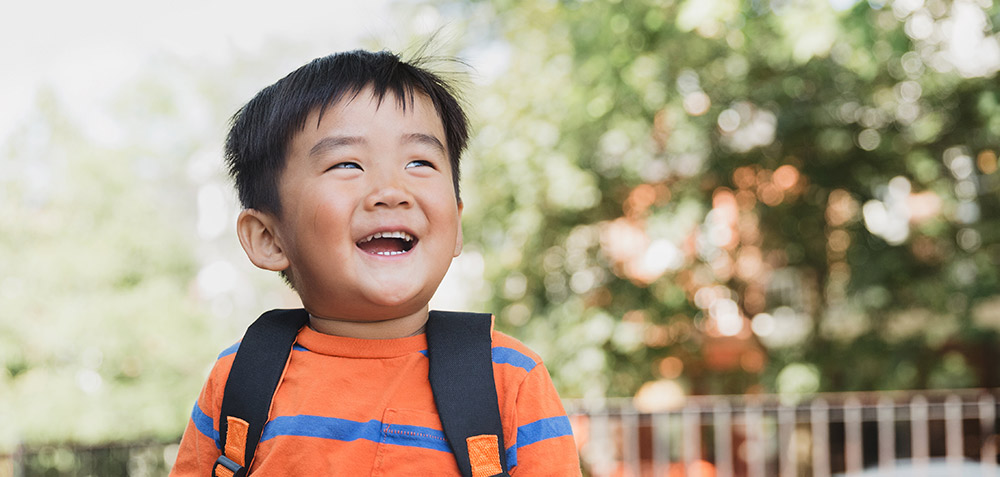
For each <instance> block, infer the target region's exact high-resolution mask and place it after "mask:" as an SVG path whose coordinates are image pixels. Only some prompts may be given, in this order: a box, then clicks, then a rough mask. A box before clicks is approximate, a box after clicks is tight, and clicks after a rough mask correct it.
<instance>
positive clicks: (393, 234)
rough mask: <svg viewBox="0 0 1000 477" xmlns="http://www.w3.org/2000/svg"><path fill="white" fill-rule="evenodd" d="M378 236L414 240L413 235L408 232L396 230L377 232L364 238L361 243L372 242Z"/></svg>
mask: <svg viewBox="0 0 1000 477" xmlns="http://www.w3.org/2000/svg"><path fill="white" fill-rule="evenodd" d="M377 238H396V239H403V240H406V241H407V242H412V241H413V236H412V235H410V234H408V233H406V232H401V231H396V232H375V233H373V234H371V235H369V236H367V237H365V238H363V239H362V240H361V242H360V243H364V242H371V241H372V240H375V239H377Z"/></svg>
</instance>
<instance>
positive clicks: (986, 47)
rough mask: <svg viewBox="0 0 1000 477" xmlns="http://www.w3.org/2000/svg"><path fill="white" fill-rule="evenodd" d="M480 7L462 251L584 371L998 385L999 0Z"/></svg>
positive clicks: (726, 380)
mask: <svg viewBox="0 0 1000 477" xmlns="http://www.w3.org/2000/svg"><path fill="white" fill-rule="evenodd" d="M465 6H466V9H467V14H468V17H469V18H470V19H471V20H470V22H472V25H473V26H471V27H470V28H469V29H470V31H473V32H477V31H478V32H484V31H485V32H488V33H487V34H486V35H487V36H484V37H482V39H481V40H479V41H481V42H482V44H481V45H479V46H478V50H473V52H472V53H470V55H474V54H477V52H482V51H488V52H491V56H490V57H491V58H493V59H494V60H493V63H495V64H491V65H490V67H491V68H496V69H497V71H499V73H498V74H497V76H496V79H495V81H493V82H492V83H491V84H489V85H487V86H484V87H483V88H482V91H476V93H475V101H473V105H472V110H473V111H474V114H475V115H476V122H477V135H476V137H475V139H474V141H473V145H472V148H471V152H470V154H469V158H468V160H467V161H466V163H465V164H466V165H465V168H466V169H465V170H466V171H467V172H466V178H467V179H466V183H465V184H466V185H465V189H464V191H465V192H464V197H465V199H466V214H465V231H466V238H467V242H469V247H467V250H471V251H472V253H478V254H481V255H482V257H483V262H484V263H485V268H486V275H487V287H486V290H485V293H484V297H486V299H487V301H488V302H489V307H490V308H492V309H494V310H497V311H498V312H499V313H498V316H499V317H500V323H501V326H502V327H504V328H506V329H508V330H510V331H512V332H513V333H514V334H515V335H517V336H519V337H522V338H523V339H525V340H526V341H528V342H529V343H530V344H531V345H532V346H534V347H535V348H536V349H538V350H539V351H540V352H541V353H542V354H543V355H544V356H546V357H547V358H549V364H550V366H551V367H552V370H553V374H554V375H555V378H556V381H557V383H558V384H559V386H560V387H561V388H562V390H563V392H564V393H565V395H566V396H603V395H618V396H620V395H632V394H633V393H635V392H636V391H637V390H638V389H639V388H640V386H641V385H642V384H643V383H646V382H649V381H653V380H657V379H679V380H681V381H682V382H683V383H685V384H686V385H687V386H688V388H689V390H690V391H691V392H693V393H742V392H761V391H767V392H791V391H796V392H801V391H817V390H824V391H834V390H836V391H847V390H871V389H888V388H926V387H965V386H1000V371H998V369H1000V368H997V367H996V366H995V363H997V362H998V360H1000V348H998V347H997V346H996V343H997V339H998V338H1000V336H998V332H1000V277H998V269H1000V267H998V266H1000V201H998V196H1000V194H998V192H1000V173H998V172H997V150H998V147H1000V141H998V139H1000V86H998V84H997V82H996V79H995V76H996V72H997V70H998V69H1000V49H998V42H997V38H998V35H997V33H996V28H995V22H996V21H997V19H998V15H1000V7H997V6H996V5H994V4H992V3H991V2H985V3H984V2H979V3H976V2H972V1H963V0H957V1H955V2H951V1H945V0H928V1H926V2H922V1H916V2H913V1H896V2H889V3H883V2H875V1H871V2H867V3H866V2H852V1H837V2H834V1H831V2H825V1H807V2H779V1H752V2H741V1H736V0H714V1H704V0H687V1H675V0H634V1H630V0H591V1H582V0H567V1H562V2H554V1H550V0H529V1H516V2H515V1H492V2H476V1H473V2H468V3H466V4H465ZM834 7H836V8H834ZM484 19H499V21H498V23H490V20H484ZM477 22H478V23H477ZM491 34H493V35H496V36H495V37H490V36H489V35H491ZM496 37H499V38H500V39H493V40H491V38H496Z"/></svg>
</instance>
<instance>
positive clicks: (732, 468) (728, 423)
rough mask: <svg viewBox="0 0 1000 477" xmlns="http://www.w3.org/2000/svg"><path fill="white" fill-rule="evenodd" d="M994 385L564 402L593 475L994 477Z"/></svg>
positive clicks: (996, 474) (995, 427) (584, 463)
mask: <svg viewBox="0 0 1000 477" xmlns="http://www.w3.org/2000/svg"><path fill="white" fill-rule="evenodd" d="M997 402H998V390H968V391H948V392H926V393H909V392H908V393H878V394H876V393H871V394H823V395H816V396H810V397H809V398H808V399H801V398H800V399H794V398H792V397H781V396H773V395H767V396H740V397H720V396H706V397H694V398H688V399H687V400H686V402H685V403H684V405H683V407H681V408H678V409H673V410H670V411H662V412H642V411H640V410H638V409H636V408H635V407H633V405H632V401H631V400H616V401H610V402H603V403H600V404H598V405H596V406H594V405H587V404H585V403H582V402H570V403H568V407H569V409H568V410H569V411H570V415H571V421H572V422H573V425H574V433H575V434H576V437H577V444H578V445H579V446H580V455H581V460H582V462H583V466H584V469H585V473H587V474H589V475H592V476H599V477H603V476H616V477H617V476H622V477H626V476H636V477H645V476H668V477H682V476H683V477H716V476H717V477H770V476H776V477H806V476H814V477H831V476H835V475H864V476H869V475H871V476H876V475H877V476H883V475H885V476H890V475H892V476H899V477H902V476H911V475H912V476H924V477H936V476H948V477H951V476H955V477H959V476H984V477H985V476H998V475H1000V473H998V472H997V437H996V435H997Z"/></svg>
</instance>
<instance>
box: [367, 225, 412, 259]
mask: <svg viewBox="0 0 1000 477" xmlns="http://www.w3.org/2000/svg"><path fill="white" fill-rule="evenodd" d="M416 244H417V239H416V237H414V236H412V235H410V234H408V233H406V232H400V231H397V232H376V233H374V234H371V235H369V236H367V237H365V238H363V239H361V240H359V241H358V243H357V246H358V248H360V249H361V250H364V251H365V252H368V253H370V254H373V255H382V256H392V255H402V254H404V253H406V252H409V251H410V250H412V249H413V246H414V245H416Z"/></svg>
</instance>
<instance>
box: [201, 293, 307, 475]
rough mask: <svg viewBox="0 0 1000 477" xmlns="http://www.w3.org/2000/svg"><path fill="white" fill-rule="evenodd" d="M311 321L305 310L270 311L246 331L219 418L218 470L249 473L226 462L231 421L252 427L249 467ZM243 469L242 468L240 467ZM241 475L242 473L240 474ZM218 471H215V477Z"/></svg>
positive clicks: (247, 454) (248, 438)
mask: <svg viewBox="0 0 1000 477" xmlns="http://www.w3.org/2000/svg"><path fill="white" fill-rule="evenodd" d="M308 321H309V313H307V312H306V311H305V310H304V309H301V308H300V309H293V310H271V311H269V312H267V313H264V314H263V315H261V316H260V318H257V320H256V321H254V322H253V324H251V325H250V327H249V328H247V332H246V334H245V335H243V341H242V342H240V347H239V349H238V350H237V352H236V357H235V358H234V359H233V367H232V369H231V370H230V371H229V378H228V379H227V380H226V388H225V394H224V395H223V396H222V410H221V414H220V415H219V440H220V443H221V445H222V449H223V455H222V457H220V458H219V462H217V465H216V466H215V468H218V467H219V465H222V466H224V467H226V468H228V469H230V470H231V471H234V474H235V475H245V474H246V470H245V469H242V468H239V469H233V468H232V465H233V464H234V463H233V462H232V461H229V462H224V461H223V460H224V459H225V460H228V459H226V455H225V449H226V434H227V430H228V419H227V418H228V417H229V416H234V417H238V418H240V419H243V420H244V421H246V422H247V423H249V428H248V430H247V435H246V446H245V449H246V450H245V452H244V453H243V458H244V459H245V462H246V466H247V467H249V466H250V462H251V460H252V459H253V455H254V451H255V449H256V448H257V443H258V442H260V436H261V433H262V432H263V430H264V424H265V423H266V422H267V413H268V410H269V409H270V407H271V398H272V397H274V391H275V389H277V387H278V381H279V380H280V379H281V374H282V373H283V372H284V370H285V363H286V362H287V361H288V355H289V353H291V350H292V344H293V343H294V342H295V336H296V335H297V334H298V332H299V330H300V329H301V328H302V327H303V326H305V324H306V322H308ZM238 467H242V466H238ZM240 471H242V473H240ZM214 473H215V469H213V474H214Z"/></svg>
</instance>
